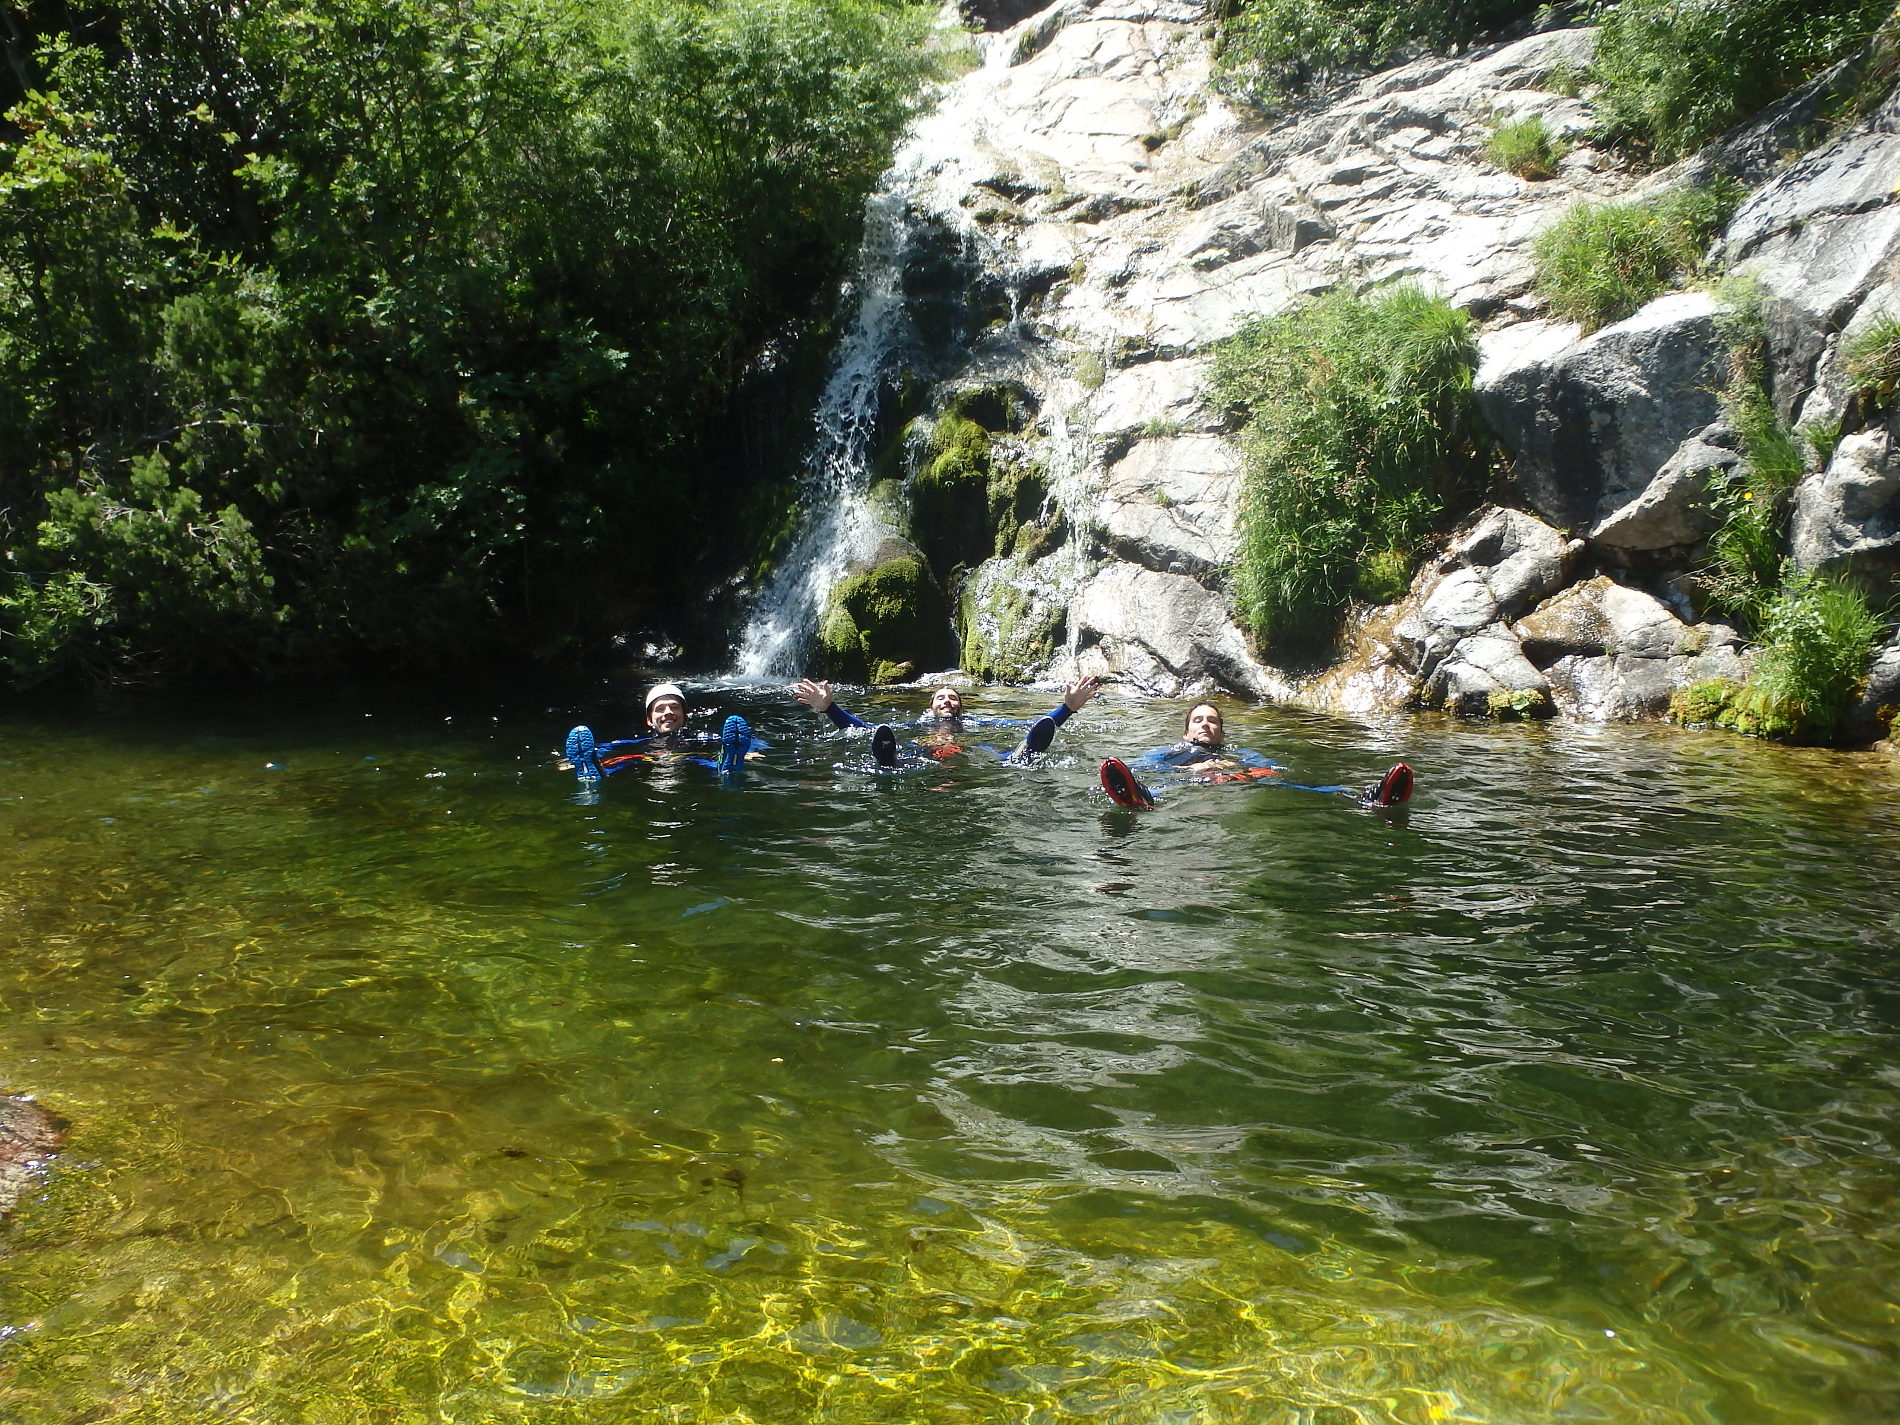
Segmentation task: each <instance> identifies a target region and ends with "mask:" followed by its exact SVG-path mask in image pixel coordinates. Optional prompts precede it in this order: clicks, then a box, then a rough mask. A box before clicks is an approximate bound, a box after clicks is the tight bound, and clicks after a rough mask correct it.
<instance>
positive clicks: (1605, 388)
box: [1475, 292, 1728, 531]
mask: <svg viewBox="0 0 1900 1425" xmlns="http://www.w3.org/2000/svg"><path fill="white" fill-rule="evenodd" d="M1721 312H1722V307H1721V304H1720V303H1719V302H1718V301H1717V299H1716V298H1715V297H1713V296H1711V295H1710V294H1709V293H1706V292H1678V293H1674V294H1672V295H1670V296H1667V297H1658V298H1657V299H1656V300H1655V301H1653V302H1651V303H1650V304H1649V305H1648V306H1646V307H1644V308H1643V309H1642V310H1641V311H1640V312H1637V313H1636V314H1635V315H1634V316H1632V317H1630V318H1628V319H1627V320H1625V321H1621V322H1618V323H1616V324H1615V325H1614V326H1608V327H1605V328H1603V329H1602V330H1601V331H1598V332H1593V333H1591V334H1590V335H1589V336H1587V337H1583V338H1581V339H1578V338H1577V329H1576V328H1575V327H1574V326H1569V325H1560V324H1550V323H1526V324H1523V325H1521V326H1519V327H1515V328H1507V329H1505V330H1504V331H1502V332H1499V333H1496V334H1493V335H1489V336H1486V337H1485V338H1483V339H1482V340H1481V341H1480V344H1479V352H1480V362H1479V367H1478V373H1477V377H1476V380H1475V393H1476V396H1477V401H1478V406H1479V409H1480V410H1482V411H1483V412H1484V417H1485V420H1486V421H1487V422H1488V423H1489V425H1490V427H1491V429H1492V430H1493V431H1494V432H1495V433H1496V434H1497V436H1498V438H1499V440H1501V441H1502V442H1503V444H1504V446H1505V448H1506V449H1507V450H1508V451H1510V453H1511V458H1512V470H1513V472H1514V475H1515V477H1516V480H1517V484H1518V488H1519V489H1520V490H1521V491H1522V492H1523V494H1524V498H1525V499H1526V500H1527V501H1528V502H1529V504H1530V505H1531V507H1532V508H1533V509H1535V510H1536V511H1537V513H1538V514H1540V515H1542V516H1543V517H1544V518H1545V519H1547V520H1549V521H1550V522H1551V523H1552V524H1554V525H1556V526H1557V527H1558V528H1560V529H1565V530H1573V531H1585V530H1589V529H1591V528H1592V527H1595V526H1600V525H1602V524H1604V523H1605V522H1607V521H1610V520H1611V518H1612V517H1613V516H1615V515H1616V514H1617V513H1618V512H1620V511H1621V510H1622V509H1623V508H1624V507H1625V506H1628V505H1630V504H1632V503H1634V502H1636V501H1637V500H1639V499H1641V498H1642V497H1643V496H1644V495H1645V494H1646V493H1647V492H1648V491H1649V489H1650V486H1651V484H1652V482H1653V481H1654V480H1655V478H1656V476H1657V474H1658V472H1660V471H1661V470H1663V468H1664V467H1665V466H1666V465H1668V464H1669V462H1670V459H1671V457H1673V456H1674V455H1675V454H1676V453H1677V452H1678V451H1679V450H1680V449H1681V448H1682V446H1683V443H1684V442H1685V441H1686V440H1688V439H1689V438H1690V437H1691V436H1692V435H1694V434H1695V433H1696V432H1698V431H1701V430H1703V429H1704V428H1706V427H1707V426H1709V425H1711V424H1712V423H1713V422H1714V421H1715V420H1716V418H1717V416H1718V415H1720V413H1721V402H1720V398H1719V396H1718V395H1717V392H1718V391H1719V390H1720V389H1721V387H1722V385H1723V383H1724V381H1725V379H1726V377H1727V370H1728V347H1727V343H1726V342H1725V340H1724V339H1723V336H1722V334H1721V332H1720V331H1719V330H1718V324H1717V318H1718V317H1719V316H1720V314H1721Z"/></svg>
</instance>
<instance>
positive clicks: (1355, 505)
mask: <svg viewBox="0 0 1900 1425" xmlns="http://www.w3.org/2000/svg"><path fill="white" fill-rule="evenodd" d="M1476 355H1477V353H1476V345H1475V343H1474V341H1473V339H1472V334H1471V329H1470V325H1469V323H1468V321H1467V320H1466V318H1465V316H1464V314H1463V313H1462V312H1459V311H1457V310H1456V309H1454V308H1453V307H1452V306H1451V305H1450V304H1449V303H1447V302H1445V301H1444V300H1442V299H1440V298H1436V297H1430V296H1427V295H1426V294H1425V293H1423V292H1420V291H1419V290H1417V289H1416V288H1412V287H1397V288H1390V289H1386V290H1383V291H1378V292H1373V293H1369V294H1366V295H1363V296H1362V295H1359V294H1356V293H1353V292H1349V291H1344V290H1341V291H1336V292H1333V293H1330V294H1328V295H1326V296H1324V297H1320V298H1318V299H1316V300H1313V301H1310V302H1306V303H1303V304H1301V305H1299V306H1296V307H1293V308H1291V309H1289V310H1288V311H1285V312H1282V313H1280V314H1279V315H1277V316H1273V317H1266V318H1256V319H1254V320H1252V321H1250V322H1248V323H1246V324H1245V325H1243V326H1242V327H1241V329H1240V330H1239V331H1238V332H1236V333H1235V334H1234V335H1233V336H1232V337H1230V338H1228V339H1227V340H1226V341H1224V342H1222V343H1221V344H1220V345H1219V346H1218V347H1216V348H1215V351H1214V363H1213V376H1212V380H1213V385H1214V389H1215V392H1216V394H1217V396H1218V398H1219V399H1220V400H1221V401H1222V402H1223V403H1224V404H1225V405H1226V406H1227V408H1228V409H1229V410H1230V412H1232V413H1234V414H1235V415H1237V416H1238V417H1240V418H1241V420H1242V421H1243V423H1244V424H1243V427H1242V431H1241V438H1240V444H1241V450H1242V456H1243V476H1242V480H1243V483H1242V493H1241V548H1240V553H1239V557H1238V560H1237V563H1236V569H1235V585H1236V591H1237V593H1238V595H1239V602H1240V607H1241V614H1242V617H1243V619H1244V620H1245V622H1246V623H1247V624H1248V626H1249V627H1250V628H1251V629H1252V631H1253V632H1254V633H1255V635H1256V636H1257V637H1258V638H1259V639H1260V640H1261V641H1262V642H1263V643H1264V644H1267V645H1269V646H1272V647H1276V648H1278V649H1280V650H1282V651H1284V652H1288V653H1292V654H1295V655H1299V656H1304V655H1310V654H1313V653H1317V652H1320V651H1322V650H1323V649H1324V648H1325V647H1326V646H1327V645H1328V644H1329V643H1330V641H1331V639H1332V638H1333V636H1334V635H1335V634H1336V633H1337V632H1338V628H1339V623H1340V619H1341V617H1342V615H1343V614H1344V612H1345V610H1346V607H1347V605H1348V603H1349V601H1350V600H1351V599H1352V598H1353V597H1354V595H1355V594H1357V595H1358V596H1360V597H1365V598H1375V599H1381V600H1384V599H1388V598H1391V597H1395V596H1396V593H1397V592H1402V591H1403V589H1404V587H1405V581H1406V577H1407V576H1408V575H1409V573H1410V570H1411V565H1412V563H1413V561H1414V559H1415V557H1416V551H1417V549H1418V547H1419V544H1420V542H1421V541H1422V539H1423V538H1424V536H1425V535H1426V534H1427V533H1428V532H1430V531H1431V530H1433V529H1434V528H1436V527H1438V525H1439V524H1440V523H1441V522H1442V521H1443V519H1444V518H1445V516H1446V515H1447V513H1448V512H1451V513H1461V512H1462V509H1461V508H1456V507H1457V506H1458V505H1459V502H1460V501H1465V500H1467V499H1468V497H1469V496H1470V494H1471V493H1472V491H1473V489H1474V488H1475V485H1476V483H1477V480H1478V477H1479V475H1480V473H1481V470H1482V460H1481V450H1480V445H1479V439H1478V436H1477V426H1476V422H1475V419H1474V412H1473V406H1472V401H1471V375H1472V370H1473V368H1474V367H1475V365H1476Z"/></svg>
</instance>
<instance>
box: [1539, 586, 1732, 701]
mask: <svg viewBox="0 0 1900 1425" xmlns="http://www.w3.org/2000/svg"><path fill="white" fill-rule="evenodd" d="M1511 632H1512V633H1513V634H1514V635H1515V636H1516V638H1517V640H1518V644H1519V646H1520V647H1521V648H1522V649H1523V651H1524V655H1525V657H1527V658H1529V659H1530V661H1531V662H1532V663H1534V664H1536V665H1537V667H1538V668H1539V669H1540V670H1541V671H1542V672H1543V674H1544V676H1545V677H1546V679H1548V681H1549V687H1550V692H1551V696H1552V698H1553V699H1554V700H1555V702H1556V711H1558V712H1559V713H1562V714H1563V715H1564V716H1565V717H1571V718H1581V719H1584V720H1587V721H1591V722H1629V721H1638V720H1641V719H1645V718H1660V717H1662V716H1663V715H1664V714H1665V713H1666V712H1667V711H1668V708H1669V696H1670V694H1671V693H1673V692H1675V691H1676V690H1677V689H1678V688H1683V687H1687V686H1688V685H1689V684H1690V683H1694V682H1701V681H1703V680H1705V679H1710V678H1728V679H1737V680H1739V679H1740V678H1741V676H1742V673H1743V667H1742V661H1741V655H1740V639H1739V637H1738V636H1737V635H1736V633H1735V631H1734V630H1733V629H1730V628H1728V627H1726V626H1725V625H1721V624H1701V625H1696V626H1694V627H1691V626H1689V625H1687V624H1684V623H1683V622H1682V620H1680V619H1679V618H1677V617H1676V616H1675V614H1674V613H1672V612H1671V611H1670V610H1669V609H1668V608H1667V607H1666V606H1665V605H1664V604H1663V603H1662V602H1661V601H1660V600H1658V599H1656V598H1655V597H1653V596H1652V595H1650V594H1647V593H1645V592H1644V591H1642V590H1641V589H1632V588H1628V587H1626V586H1625V585H1622V584H1618V583H1616V582H1615V581H1614V580H1612V579H1610V578H1609V577H1608V576H1607V575H1598V576H1596V577H1595V578H1592V579H1586V580H1584V581H1583V582H1582V583H1580V584H1573V585H1572V586H1571V587H1570V588H1568V589H1565V590H1564V591H1563V592H1562V593H1560V594H1558V595H1557V596H1556V597H1555V598H1552V599H1548V600H1546V601H1545V602H1544V603H1543V604H1540V605H1539V606H1538V607H1537V608H1536V609H1535V610H1533V611H1532V612H1531V613H1529V614H1527V615H1526V616H1525V617H1524V618H1522V619H1520V620H1519V621H1518V622H1517V623H1516V624H1515V625H1514V626H1513V627H1512V630H1511Z"/></svg>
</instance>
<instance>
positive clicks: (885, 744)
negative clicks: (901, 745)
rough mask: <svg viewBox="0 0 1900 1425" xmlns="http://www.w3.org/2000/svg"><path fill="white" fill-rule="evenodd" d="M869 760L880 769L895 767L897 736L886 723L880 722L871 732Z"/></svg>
mask: <svg viewBox="0 0 1900 1425" xmlns="http://www.w3.org/2000/svg"><path fill="white" fill-rule="evenodd" d="M871 760H872V761H873V762H875V763H877V765H878V766H880V767H895V766H896V765H897V734H896V733H894V732H892V731H891V725H890V724H889V723H888V722H880V723H879V724H878V725H877V726H876V727H875V728H874V729H872V732H871Z"/></svg>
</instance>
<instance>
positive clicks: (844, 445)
mask: <svg viewBox="0 0 1900 1425" xmlns="http://www.w3.org/2000/svg"><path fill="white" fill-rule="evenodd" d="M1002 38H1003V37H1001V36H994V35H992V36H985V37H984V40H983V41H982V43H983V44H984V60H985V63H984V65H983V67H982V68H981V69H979V70H977V71H974V72H972V73H971V74H967V75H965V76H963V77H962V78H961V79H959V80H957V81H954V82H953V83H951V84H949V85H947V86H945V90H944V94H943V96H942V101H941V102H940V103H939V104H938V106H937V107H936V108H935V109H934V110H933V111H932V112H931V113H930V114H929V115H928V116H926V117H925V118H924V119H922V120H920V121H919V122H918V123H917V125H916V126H915V127H914V128H913V130H912V132H911V134H910V135H909V137H908V138H907V139H906V140H905V142H904V144H903V145H902V147H901V148H900V149H899V151H898V154H897V156H896V159H895V161H894V162H893V164H892V166H891V170H890V172H889V173H888V174H887V175H886V176H885V180H884V183H883V185H882V186H881V187H880V188H879V189H878V191H877V192H876V193H875V194H873V195H872V197H871V198H870V200H869V202H868V203H867V204H866V206H865V215H864V241H863V243H862V245H861V246H860V247H859V249H858V256H857V262H856V264H855V266H854V269H853V273H852V277H851V281H850V286H849V287H848V289H847V292H846V299H847V300H851V299H853V298H855V302H856V306H855V310H854V312H853V314H852V318H851V323H850V326H849V327H848V328H847V329H846V332H845V337H844V340H843V341H842V342H841V343H840V344H839V347H838V352H837V355H836V356H835V357H834V358H833V362H832V368H831V374H830V375H829V377H827V378H826V381H825V390H824V394H823V396H822V397H821V398H820V400H819V403H818V410H817V413H816V416H815V417H814V422H813V424H814V426H815V428H816V429H815V432H814V439H813V444H812V450H811V454H810V455H809V456H808V457H807V458H806V462H805V488H804V494H803V503H804V515H803V523H802V525H801V527H800V529H799V532H798V534H797V535H796V536H795V537H794V540H793V544H792V548H791V551H790V553H789V554H788V555H787V556H786V558H785V560H784V561H783V562H782V563H781V564H780V565H779V566H778V567H777V568H776V569H775V570H774V571H773V573H772V575H771V577H770V578H768V579H767V581H766V583H765V585H764V587H763V588H762V589H761V590H760V591H759V595H758V598H757V600H756V601H755V603H754V604H753V608H752V616H751V619H750V621H749V623H748V624H747V627H746V630H745V633H744V635H743V636H742V638H741V639H740V643H739V651H738V654H737V655H736V657H735V659H734V668H733V671H734V673H735V675H736V676H737V677H738V678H740V679H742V680H750V681H758V680H763V679H766V678H770V677H774V676H785V675H790V674H796V673H799V672H802V671H803V667H802V665H801V662H800V659H801V657H802V655H803V654H804V652H805V649H806V645H807V644H808V643H809V642H810V640H811V637H812V635H813V633H814V632H815V631H816V629H817V625H818V619H819V616H820V614H821V613H822V611H823V609H824V606H825V598H826V596H827V595H828V594H829V593H830V592H831V589H832V586H833V585H835V584H836V583H837V582H838V581H839V579H841V578H842V577H843V576H844V574H845V572H846V571H847V570H848V569H849V568H850V567H851V565H852V563H853V562H854V561H856V560H860V559H862V558H864V557H865V556H867V555H869V554H870V553H871V552H872V551H871V549H870V547H869V546H870V545H871V543H872V541H873V540H874V539H875V538H876V537H877V533H878V531H879V529H880V527H881V526H880V523H879V522H878V521H877V520H876V519H875V518H873V516H872V515H871V512H870V510H869V509H868V508H867V506H866V503H865V494H866V490H867V488H868V486H869V484H870V480H869V473H870V453H871V441H872V439H873V437H874V435H875V434H876V426H877V413H878V403H879V396H880V393H881V392H882V391H883V390H884V388H885V385H886V383H887V382H888V381H889V380H891V379H892V377H893V376H894V374H895V372H896V369H897V366H898V363H899V361H900V360H901V359H902V357H903V356H904V354H905V352H906V351H907V349H908V347H909V344H910V339H911V334H912V333H911V323H910V319H909V316H908V314H907V313H906V311H905V309H904V291H903V274H904V266H905V261H906V258H907V256H908V252H909V247H910V243H911V240H912V238H913V236H914V234H915V231H916V218H915V214H916V213H917V212H918V211H920V210H927V209H931V208H935V207H937V206H938V205H934V204H932V203H931V202H930V197H929V190H930V188H931V186H932V184H933V181H934V180H935V178H936V176H937V175H938V173H939V172H940V171H941V170H942V169H943V167H944V166H945V165H946V164H947V163H950V162H952V161H953V160H954V157H955V156H956V154H957V153H958V152H959V151H960V150H966V149H967V148H968V145H969V142H970V134H971V129H972V125H973V124H974V123H975V122H977V114H978V111H979V109H980V106H981V103H982V96H983V95H984V94H985V93H986V92H987V90H988V87H989V84H990V82H991V79H992V76H994V75H995V74H997V73H999V72H1001V70H1003V69H1004V68H1006V66H1007V49H1006V48H1005V47H1004V46H1003V45H1001V44H999V43H997V41H999V40H1001V39H1002ZM949 212H950V213H954V212H955V208H954V205H951V206H950V208H949Z"/></svg>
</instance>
